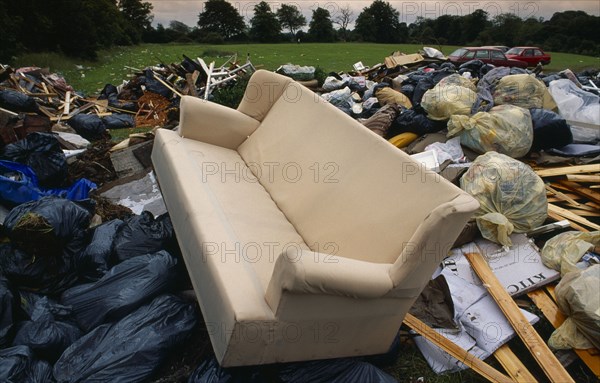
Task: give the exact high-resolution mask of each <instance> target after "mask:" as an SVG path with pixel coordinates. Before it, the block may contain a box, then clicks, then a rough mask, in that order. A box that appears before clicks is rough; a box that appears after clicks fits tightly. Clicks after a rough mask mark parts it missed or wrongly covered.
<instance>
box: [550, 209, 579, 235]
mask: <svg viewBox="0 0 600 383" xmlns="http://www.w3.org/2000/svg"><path fill="white" fill-rule="evenodd" d="M548 217H550V218H552V219H555V220H557V221H563V220H565V217H563V216H560V215H558V214H556V213H554V212H552V211H550V210H548ZM566 221H568V222H569V225H570V226H571V227H572V228H573V229H575V230H579V231H584V232H588V231H589V230H588V229H586V228H585V227H583V226H579V225H578V224H576V223H575V222H573V221H570V220H568V219H566Z"/></svg>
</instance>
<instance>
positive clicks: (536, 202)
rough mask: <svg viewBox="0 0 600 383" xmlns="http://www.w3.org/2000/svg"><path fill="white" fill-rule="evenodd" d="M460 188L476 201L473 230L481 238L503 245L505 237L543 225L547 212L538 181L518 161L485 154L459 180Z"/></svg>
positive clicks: (505, 240) (544, 195)
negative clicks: (476, 230) (481, 236)
mask: <svg viewBox="0 0 600 383" xmlns="http://www.w3.org/2000/svg"><path fill="white" fill-rule="evenodd" d="M460 187H461V189H463V190H464V191H466V192H467V193H469V194H470V195H472V196H473V197H474V198H475V199H476V200H477V201H478V202H479V205H480V206H479V209H478V210H477V211H476V212H475V218H476V221H477V227H478V228H479V230H480V231H481V234H482V235H483V237H484V238H486V239H488V240H490V241H492V242H496V243H499V244H501V245H504V246H510V245H512V241H511V240H510V238H509V235H510V234H511V233H512V232H513V231H514V232H515V233H526V232H528V231H530V230H532V229H535V228H536V227H538V226H540V225H541V224H543V223H544V220H545V219H546V217H547V212H548V201H547V199H546V189H545V187H544V182H543V181H542V179H541V178H540V177H539V176H538V175H537V174H535V172H534V171H533V170H532V169H531V168H530V167H529V166H528V165H526V164H524V163H523V162H521V161H518V160H514V159H512V158H510V157H508V156H506V155H504V154H500V153H496V152H488V153H486V154H483V155H481V156H479V157H477V159H476V160H475V161H474V162H473V164H472V165H471V167H470V168H469V170H468V171H467V172H466V173H465V174H464V175H463V176H462V177H461V179H460Z"/></svg>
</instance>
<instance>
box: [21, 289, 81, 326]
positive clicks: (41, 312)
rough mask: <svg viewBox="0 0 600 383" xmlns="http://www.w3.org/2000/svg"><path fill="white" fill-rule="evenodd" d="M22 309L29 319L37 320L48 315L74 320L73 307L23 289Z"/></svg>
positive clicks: (65, 320)
mask: <svg viewBox="0 0 600 383" xmlns="http://www.w3.org/2000/svg"><path fill="white" fill-rule="evenodd" d="M20 295H21V310H22V311H23V312H24V313H25V315H26V317H27V318H28V319H29V320H32V321H37V320H40V319H42V318H44V317H46V316H51V317H52V318H54V319H55V320H60V321H63V322H72V321H73V319H74V318H73V309H72V308H71V307H70V306H63V305H61V304H59V303H58V302H56V301H54V300H53V299H50V298H48V297H47V296H44V295H40V294H35V293H32V292H29V291H21V292H20Z"/></svg>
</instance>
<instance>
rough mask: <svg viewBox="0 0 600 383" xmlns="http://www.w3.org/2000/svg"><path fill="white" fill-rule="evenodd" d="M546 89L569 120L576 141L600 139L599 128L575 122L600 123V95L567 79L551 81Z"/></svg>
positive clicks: (562, 114) (561, 113)
mask: <svg viewBox="0 0 600 383" xmlns="http://www.w3.org/2000/svg"><path fill="white" fill-rule="evenodd" d="M548 89H549V91H550V94H551V95H552V98H554V102H556V105H557V106H558V111H559V113H560V115H561V116H563V117H564V118H565V119H567V120H569V121H570V124H571V131H572V132H573V139H574V140H575V141H576V142H592V141H594V140H600V129H590V128H586V127H583V126H578V125H577V122H583V123H588V124H596V125H600V96H597V95H595V94H593V93H590V92H586V91H585V90H582V89H579V88H578V87H577V85H575V84H574V83H573V82H572V81H571V80H567V79H561V80H554V81H552V82H551V83H550V86H549V88H548Z"/></svg>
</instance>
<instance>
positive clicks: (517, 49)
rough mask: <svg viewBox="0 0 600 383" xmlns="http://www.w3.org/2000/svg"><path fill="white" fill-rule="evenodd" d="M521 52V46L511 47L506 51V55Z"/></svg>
mask: <svg viewBox="0 0 600 383" xmlns="http://www.w3.org/2000/svg"><path fill="white" fill-rule="evenodd" d="M521 52H523V48H511V49H509V50H508V52H506V54H507V55H520V54H521Z"/></svg>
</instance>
